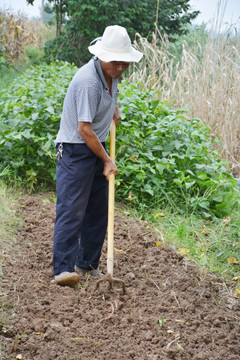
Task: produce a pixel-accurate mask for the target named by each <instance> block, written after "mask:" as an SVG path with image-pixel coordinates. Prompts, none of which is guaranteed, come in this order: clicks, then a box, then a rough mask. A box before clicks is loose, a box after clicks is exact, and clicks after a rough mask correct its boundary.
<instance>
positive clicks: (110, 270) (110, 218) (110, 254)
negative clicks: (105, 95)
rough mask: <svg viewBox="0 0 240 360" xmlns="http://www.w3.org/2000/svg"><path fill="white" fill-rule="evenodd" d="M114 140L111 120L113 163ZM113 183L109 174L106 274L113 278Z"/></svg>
mask: <svg viewBox="0 0 240 360" xmlns="http://www.w3.org/2000/svg"><path fill="white" fill-rule="evenodd" d="M115 140H116V125H115V121H114V120H112V123H111V127H110V157H111V159H112V160H113V161H114V162H115ZM114 182H115V175H114V174H111V175H110V177H109V185H108V186H109V190H108V191H109V192H108V252H107V272H108V274H110V275H111V276H113V262H114V256H113V255H114V192H115V191H114Z"/></svg>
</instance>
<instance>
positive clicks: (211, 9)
mask: <svg viewBox="0 0 240 360" xmlns="http://www.w3.org/2000/svg"><path fill="white" fill-rule="evenodd" d="M160 1H161V0H160ZM219 4H220V5H221V6H220V8H219ZM190 5H191V7H192V10H200V11H201V14H200V15H199V16H198V18H197V20H195V22H194V23H198V24H201V23H202V22H205V23H208V24H209V26H211V25H213V23H214V19H216V16H217V10H218V8H219V9H220V19H221V14H223V10H224V8H225V11H224V17H223V22H225V23H227V24H229V25H230V24H235V23H238V27H239V24H240V0H190ZM225 6H226V7H225ZM40 7H41V0H35V1H34V6H32V5H27V2H26V0H0V8H2V9H4V8H5V9H7V8H10V9H12V10H13V11H14V12H18V11H21V12H24V13H25V14H26V15H28V16H29V17H31V16H39V17H40Z"/></svg>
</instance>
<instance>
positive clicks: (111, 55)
mask: <svg viewBox="0 0 240 360" xmlns="http://www.w3.org/2000/svg"><path fill="white" fill-rule="evenodd" d="M88 50H89V52H90V53H91V54H93V55H96V56H97V57H98V58H99V59H100V60H102V61H105V62H110V61H124V62H139V61H140V60H141V58H142V57H143V54H142V53H141V52H140V51H138V50H136V49H134V48H133V47H131V49H130V50H129V51H128V52H115V51H114V52H111V51H107V50H106V49H104V48H103V47H102V46H101V41H97V42H96V44H94V45H91V46H89V47H88Z"/></svg>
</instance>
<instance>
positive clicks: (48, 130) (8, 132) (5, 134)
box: [0, 62, 77, 189]
mask: <svg viewBox="0 0 240 360" xmlns="http://www.w3.org/2000/svg"><path fill="white" fill-rule="evenodd" d="M76 70H77V69H76V67H74V66H71V65H69V64H67V63H62V62H59V63H54V64H53V63H52V64H50V65H46V64H43V65H41V66H37V67H35V68H31V69H29V70H27V71H26V72H25V73H24V74H23V75H22V76H20V77H19V78H17V79H16V80H15V81H14V82H13V83H12V85H11V86H10V88H9V91H8V92H5V91H3V92H1V93H0V158H1V166H2V167H3V168H4V167H7V166H8V167H9V170H11V178H12V179H13V180H14V181H16V179H17V178H20V179H21V181H23V182H25V183H27V186H28V187H29V188H31V189H33V188H34V187H35V185H36V183H38V185H40V184H42V183H45V184H53V183H54V180H55V149H54V144H53V142H54V139H55V137H56V134H57V131H58V128H59V120H60V114H61V111H62V104H63V100H64V96H65V93H66V89H67V87H68V85H69V82H70V81H71V79H72V77H73V75H74V73H75V72H76Z"/></svg>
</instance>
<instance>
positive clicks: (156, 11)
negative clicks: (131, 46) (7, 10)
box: [26, 0, 199, 65]
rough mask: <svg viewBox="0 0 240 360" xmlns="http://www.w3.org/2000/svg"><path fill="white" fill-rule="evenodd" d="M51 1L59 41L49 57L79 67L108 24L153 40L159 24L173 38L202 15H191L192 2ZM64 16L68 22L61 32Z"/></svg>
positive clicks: (48, 47)
mask: <svg viewBox="0 0 240 360" xmlns="http://www.w3.org/2000/svg"><path fill="white" fill-rule="evenodd" d="M26 1H27V2H28V3H31V4H32V3H33V2H34V0H26ZM48 1H49V2H50V3H54V6H55V12H56V18H57V24H59V25H58V30H59V31H58V35H57V36H58V38H57V39H54V40H52V41H51V43H48V44H47V45H46V55H47V56H49V59H50V58H55V57H57V58H59V59H61V60H68V61H70V62H74V63H75V64H76V65H80V64H82V63H84V62H86V61H87V60H88V59H89V57H90V55H89V54H88V51H87V47H88V45H89V43H90V41H91V40H93V39H94V38H96V37H98V36H101V35H102V33H103V31H104V29H105V27H106V26H108V25H113V24H118V25H121V26H124V27H126V28H127V30H128V33H129V35H130V37H131V38H132V39H133V38H134V36H135V34H136V33H137V32H138V33H140V34H141V36H143V37H148V38H149V39H151V34H152V32H153V31H154V29H155V26H156V21H157V26H158V28H159V29H160V30H161V31H162V32H164V33H166V34H167V35H168V36H169V38H170V39H174V36H175V35H181V34H183V33H186V32H187V30H186V29H187V27H186V25H187V24H189V23H191V21H192V20H193V19H195V18H196V17H197V15H198V14H199V11H192V12H191V8H190V4H189V1H190V0H142V1H132V0H91V1H89V0H68V1H66V0H48ZM64 13H66V14H67V19H68V20H67V22H66V25H65V27H64V31H63V32H62V33H61V28H62V16H63V14H64Z"/></svg>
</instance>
